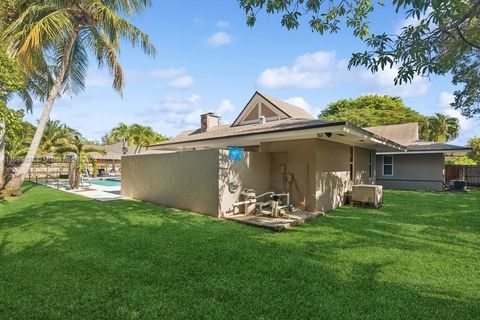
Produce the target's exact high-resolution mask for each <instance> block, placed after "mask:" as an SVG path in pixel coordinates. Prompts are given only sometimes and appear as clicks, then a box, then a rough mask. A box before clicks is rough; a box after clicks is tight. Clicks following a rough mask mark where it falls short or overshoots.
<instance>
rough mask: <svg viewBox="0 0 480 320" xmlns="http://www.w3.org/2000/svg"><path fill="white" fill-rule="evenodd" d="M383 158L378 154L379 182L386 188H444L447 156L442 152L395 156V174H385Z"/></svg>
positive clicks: (437, 189)
mask: <svg viewBox="0 0 480 320" xmlns="http://www.w3.org/2000/svg"><path fill="white" fill-rule="evenodd" d="M382 166H383V158H382V156H381V155H379V156H377V183H378V184H380V185H383V186H384V187H385V188H392V189H413V190H434V191H441V190H442V189H443V170H444V166H445V157H444V155H443V154H441V153H432V154H400V155H394V156H393V176H384V175H383V167H382Z"/></svg>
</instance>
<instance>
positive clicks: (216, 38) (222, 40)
mask: <svg viewBox="0 0 480 320" xmlns="http://www.w3.org/2000/svg"><path fill="white" fill-rule="evenodd" d="M232 41H233V39H232V36H231V35H229V34H228V33H226V32H224V31H219V32H216V33H214V34H212V35H211V36H210V37H209V38H208V40H207V42H208V43H209V44H210V45H212V46H215V47H220V46H223V45H228V44H230V43H232Z"/></svg>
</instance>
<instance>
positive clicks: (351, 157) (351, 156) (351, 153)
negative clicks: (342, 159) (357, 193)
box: [350, 147, 353, 181]
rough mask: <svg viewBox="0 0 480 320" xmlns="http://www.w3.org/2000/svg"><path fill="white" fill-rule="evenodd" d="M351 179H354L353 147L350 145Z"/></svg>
mask: <svg viewBox="0 0 480 320" xmlns="http://www.w3.org/2000/svg"><path fill="white" fill-rule="evenodd" d="M350 181H353V147H350Z"/></svg>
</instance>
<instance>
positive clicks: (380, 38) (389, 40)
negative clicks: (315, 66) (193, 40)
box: [238, 0, 480, 117]
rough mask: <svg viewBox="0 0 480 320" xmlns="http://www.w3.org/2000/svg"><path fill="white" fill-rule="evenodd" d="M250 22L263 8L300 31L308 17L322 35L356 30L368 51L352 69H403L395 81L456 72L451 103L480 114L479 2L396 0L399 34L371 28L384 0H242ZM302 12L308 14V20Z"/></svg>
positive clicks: (352, 62)
mask: <svg viewBox="0 0 480 320" xmlns="http://www.w3.org/2000/svg"><path fill="white" fill-rule="evenodd" d="M238 2H239V4H240V7H241V8H242V9H243V10H244V11H245V13H246V23H247V25H249V26H254V25H255V23H256V21H257V16H258V14H259V13H260V12H266V13H267V14H270V15H271V14H278V15H281V16H282V19H281V25H282V27H285V28H287V29H289V30H290V29H297V28H298V27H299V26H300V24H301V23H304V22H306V21H308V25H309V27H310V29H311V30H312V31H313V32H317V33H319V34H321V35H323V34H325V33H337V32H339V31H340V30H341V29H342V28H347V29H351V30H352V33H353V35H354V36H355V37H357V38H359V39H360V40H361V41H363V42H364V43H365V44H366V46H367V48H368V49H367V50H365V51H364V52H355V53H353V55H352V57H351V59H350V63H349V68H351V67H356V66H364V67H366V68H368V69H369V70H370V71H372V72H377V71H379V70H382V69H384V68H391V67H394V66H396V67H398V75H397V77H396V79H395V84H402V83H404V82H410V81H412V80H413V78H414V77H415V76H422V77H425V76H429V75H431V74H439V75H445V74H451V75H452V83H453V84H454V85H456V86H457V88H458V89H457V90H456V91H455V92H454V95H455V101H454V102H453V103H452V107H453V108H455V109H458V110H460V111H461V112H462V114H463V115H465V116H467V117H471V116H473V115H475V114H478V113H480V0H453V1H433V0H393V1H392V4H393V9H392V10H395V12H396V13H397V14H398V15H400V16H401V17H402V18H403V19H404V21H405V22H406V26H405V27H403V28H402V29H401V30H400V31H399V32H398V33H396V34H391V32H389V31H388V30H385V29H383V30H378V31H377V30H375V32H374V31H373V30H371V28H370V19H371V16H372V13H373V12H374V11H375V10H376V9H378V8H380V7H383V6H384V4H383V2H382V1H380V0H378V1H356V0H338V1H336V0H279V1H271V0H238ZM303 16H305V17H307V18H306V19H304V18H303Z"/></svg>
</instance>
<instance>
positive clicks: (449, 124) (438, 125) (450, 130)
mask: <svg viewBox="0 0 480 320" xmlns="http://www.w3.org/2000/svg"><path fill="white" fill-rule="evenodd" d="M425 129H426V135H427V139H428V140H429V141H436V142H441V143H445V142H447V141H450V140H453V139H455V138H456V137H458V134H459V132H460V123H459V120H458V119H457V118H455V117H450V116H447V115H444V114H441V113H435V115H434V116H432V117H429V118H428V121H427V126H426V128H425Z"/></svg>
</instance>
